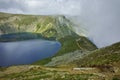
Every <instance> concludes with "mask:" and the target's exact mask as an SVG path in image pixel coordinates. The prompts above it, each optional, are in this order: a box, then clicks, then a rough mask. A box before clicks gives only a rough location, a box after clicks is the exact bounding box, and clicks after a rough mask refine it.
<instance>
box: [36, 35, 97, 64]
mask: <svg viewBox="0 0 120 80" xmlns="http://www.w3.org/2000/svg"><path fill="white" fill-rule="evenodd" d="M79 39H80V40H79ZM76 40H79V41H76ZM58 41H59V42H61V44H62V47H61V49H60V50H59V51H58V53H57V54H55V55H54V56H53V57H50V58H46V59H43V60H40V61H38V62H36V63H34V64H41V65H45V64H47V63H49V62H51V60H52V58H54V57H57V56H61V55H64V54H69V53H70V52H74V51H76V50H81V51H83V52H85V51H91V50H95V49H97V47H96V46H95V45H94V44H92V43H91V41H89V40H88V39H87V38H85V37H83V36H78V35H76V36H66V37H64V38H61V39H59V40H58ZM84 45H87V46H85V47H83V46H84ZM79 46H81V47H79ZM73 57H74V56H73Z"/></svg>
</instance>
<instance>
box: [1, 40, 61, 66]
mask: <svg viewBox="0 0 120 80" xmlns="http://www.w3.org/2000/svg"><path fill="white" fill-rule="evenodd" d="M60 47H61V44H60V43H59V42H57V41H47V40H27V41H18V42H0V66H10V65H19V64H30V63H33V62H35V61H37V60H40V59H43V58H47V57H49V56H52V55H54V54H55V53H56V52H57V51H58V50H59V49H60Z"/></svg>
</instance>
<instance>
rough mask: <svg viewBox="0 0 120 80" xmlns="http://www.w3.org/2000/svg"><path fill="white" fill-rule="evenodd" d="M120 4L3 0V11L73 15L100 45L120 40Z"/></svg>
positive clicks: (109, 0)
mask: <svg viewBox="0 0 120 80" xmlns="http://www.w3.org/2000/svg"><path fill="white" fill-rule="evenodd" d="M11 4H12V5H11ZM119 7H120V0H51V1H50V0H40V1H38V0H26V1H25V0H7V1H5V0H1V1H0V12H9V13H19V14H20V13H22V14H35V15H36V14H37V15H66V16H69V17H68V19H71V20H72V21H73V22H74V23H75V24H76V25H77V26H74V28H75V29H76V32H77V33H78V34H83V35H85V36H87V37H88V38H89V39H90V40H91V41H92V42H93V43H95V44H96V45H97V46H98V47H99V48H100V47H104V46H108V45H111V44H113V43H116V42H119V41H120V31H119V30H120V27H119V26H120V22H119V21H120V9H119ZM81 28H82V29H81ZM83 29H84V30H83ZM81 30H83V31H81Z"/></svg>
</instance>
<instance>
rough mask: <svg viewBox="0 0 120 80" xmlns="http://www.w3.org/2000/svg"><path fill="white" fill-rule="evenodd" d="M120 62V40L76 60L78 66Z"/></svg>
mask: <svg viewBox="0 0 120 80" xmlns="http://www.w3.org/2000/svg"><path fill="white" fill-rule="evenodd" d="M118 62H120V42H119V43H116V44H113V45H111V46H108V47H105V48H101V49H98V50H95V51H93V52H91V54H90V55H88V56H86V57H84V58H83V59H80V60H78V61H76V63H77V64H78V66H104V65H112V64H114V63H118Z"/></svg>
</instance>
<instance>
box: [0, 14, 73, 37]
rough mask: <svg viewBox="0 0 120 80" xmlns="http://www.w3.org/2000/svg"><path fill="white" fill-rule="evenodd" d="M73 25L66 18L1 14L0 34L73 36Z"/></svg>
mask: <svg viewBox="0 0 120 80" xmlns="http://www.w3.org/2000/svg"><path fill="white" fill-rule="evenodd" d="M72 26H73V24H72V23H71V22H70V21H69V20H68V19H66V18H65V17H64V16H60V15H58V16H37V15H36V16H34V15H18V14H6V13H0V34H8V33H18V32H32V33H33V32H34V33H41V34H42V35H43V36H45V37H56V38H61V37H64V36H67V35H73V34H74V33H73V31H72V30H73V29H72Z"/></svg>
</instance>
